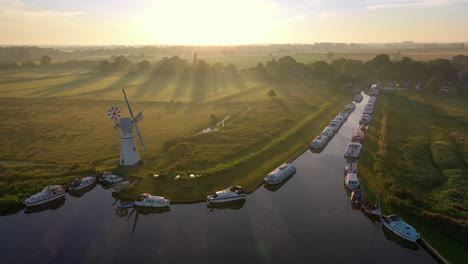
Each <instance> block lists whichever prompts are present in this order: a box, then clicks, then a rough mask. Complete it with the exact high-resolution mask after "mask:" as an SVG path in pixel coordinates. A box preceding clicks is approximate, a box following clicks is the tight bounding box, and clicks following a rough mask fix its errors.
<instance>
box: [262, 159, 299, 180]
mask: <svg viewBox="0 0 468 264" xmlns="http://www.w3.org/2000/svg"><path fill="white" fill-rule="evenodd" d="M294 172H296V167H294V165H292V163H283V164H281V166H279V167H278V168H276V169H275V170H274V171H272V172H270V173H268V175H267V176H266V177H265V182H266V183H268V184H277V183H280V182H282V181H283V180H284V179H286V178H287V177H288V176H289V175H291V174H293V173H294Z"/></svg>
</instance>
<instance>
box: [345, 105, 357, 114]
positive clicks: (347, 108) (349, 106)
mask: <svg viewBox="0 0 468 264" xmlns="http://www.w3.org/2000/svg"><path fill="white" fill-rule="evenodd" d="M354 109H356V105H355V104H353V103H350V104H347V105H346V106H345V108H344V110H345V111H346V112H348V113H351V112H353V111H354Z"/></svg>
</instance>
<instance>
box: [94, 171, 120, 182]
mask: <svg viewBox="0 0 468 264" xmlns="http://www.w3.org/2000/svg"><path fill="white" fill-rule="evenodd" d="M99 179H100V181H101V182H104V183H117V182H121V181H123V180H124V178H122V177H120V176H119V175H115V174H112V173H110V172H104V173H103V174H102V176H101V178H99Z"/></svg>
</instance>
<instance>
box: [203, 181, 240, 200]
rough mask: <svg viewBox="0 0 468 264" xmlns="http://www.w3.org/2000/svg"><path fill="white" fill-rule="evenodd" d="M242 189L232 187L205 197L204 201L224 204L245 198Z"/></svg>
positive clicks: (236, 186)
mask: <svg viewBox="0 0 468 264" xmlns="http://www.w3.org/2000/svg"><path fill="white" fill-rule="evenodd" d="M245 196H246V195H245V193H244V189H243V188H242V187H241V186H238V185H234V186H231V187H229V188H227V189H226V190H222V191H217V192H216V193H212V194H209V195H208V196H206V200H207V201H208V202H210V203H224V202H230V201H235V200H241V199H244V198H245Z"/></svg>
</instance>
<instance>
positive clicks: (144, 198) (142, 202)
mask: <svg viewBox="0 0 468 264" xmlns="http://www.w3.org/2000/svg"><path fill="white" fill-rule="evenodd" d="M170 203H171V200H170V199H168V198H164V197H161V196H153V195H150V194H147V193H142V194H140V195H139V196H138V197H137V198H136V200H135V206H143V207H165V206H169V204H170Z"/></svg>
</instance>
